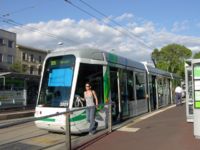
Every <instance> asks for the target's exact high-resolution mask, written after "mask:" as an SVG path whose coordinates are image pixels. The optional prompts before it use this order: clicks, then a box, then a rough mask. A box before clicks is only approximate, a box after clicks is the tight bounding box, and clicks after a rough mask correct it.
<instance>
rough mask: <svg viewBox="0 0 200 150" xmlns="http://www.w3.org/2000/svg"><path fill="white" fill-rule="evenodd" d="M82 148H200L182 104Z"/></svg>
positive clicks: (164, 149) (134, 122) (132, 149)
mask: <svg viewBox="0 0 200 150" xmlns="http://www.w3.org/2000/svg"><path fill="white" fill-rule="evenodd" d="M83 149H84V150H102V149H104V150H199V149H200V140H197V139H195V137H194V136H193V123H187V122H186V112H185V104H183V105H181V106H170V107H168V108H164V109H161V110H158V111H156V112H155V113H154V112H153V113H150V114H147V115H144V116H142V117H138V119H133V121H132V122H131V123H129V124H127V125H126V126H125V127H122V128H119V129H118V130H116V131H114V132H112V133H110V134H109V135H107V136H105V137H104V138H101V139H100V140H98V141H95V142H94V143H92V144H90V145H87V146H85V147H84V148H83Z"/></svg>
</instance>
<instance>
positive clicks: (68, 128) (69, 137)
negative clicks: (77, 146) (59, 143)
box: [65, 109, 71, 150]
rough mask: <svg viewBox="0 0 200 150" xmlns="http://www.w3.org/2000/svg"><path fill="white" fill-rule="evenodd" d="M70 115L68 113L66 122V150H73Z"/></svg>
mask: <svg viewBox="0 0 200 150" xmlns="http://www.w3.org/2000/svg"><path fill="white" fill-rule="evenodd" d="M66 110H68V109H66ZM69 119H70V113H69V112H67V113H66V120H65V123H66V125H65V138H66V139H65V140H66V149H67V150H71V130H70V120H69Z"/></svg>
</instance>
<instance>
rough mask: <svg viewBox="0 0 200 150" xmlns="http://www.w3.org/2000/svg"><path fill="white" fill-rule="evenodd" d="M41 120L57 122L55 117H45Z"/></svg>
mask: <svg viewBox="0 0 200 150" xmlns="http://www.w3.org/2000/svg"><path fill="white" fill-rule="evenodd" d="M40 121H47V122H55V119H53V118H44V119H40Z"/></svg>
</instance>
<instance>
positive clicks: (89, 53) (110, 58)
mask: <svg viewBox="0 0 200 150" xmlns="http://www.w3.org/2000/svg"><path fill="white" fill-rule="evenodd" d="M67 54H72V55H75V56H76V57H80V58H86V59H93V60H101V61H106V62H108V63H111V64H118V65H123V66H126V67H133V68H137V69H140V70H145V71H146V68H145V65H144V64H143V63H140V62H137V61H134V60H131V59H128V58H125V57H122V56H118V55H116V54H113V53H110V52H106V51H102V50H99V49H92V48H81V49H70V50H56V51H53V52H51V53H50V54H49V56H58V55H67ZM147 69H148V72H149V73H151V74H154V75H156V76H158V75H159V76H165V77H169V78H180V77H178V76H177V75H175V74H172V73H170V72H167V71H164V70H160V69H158V68H155V67H152V66H147Z"/></svg>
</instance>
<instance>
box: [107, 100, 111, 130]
mask: <svg viewBox="0 0 200 150" xmlns="http://www.w3.org/2000/svg"><path fill="white" fill-rule="evenodd" d="M108 132H112V104H111V103H110V104H109V105H108Z"/></svg>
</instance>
